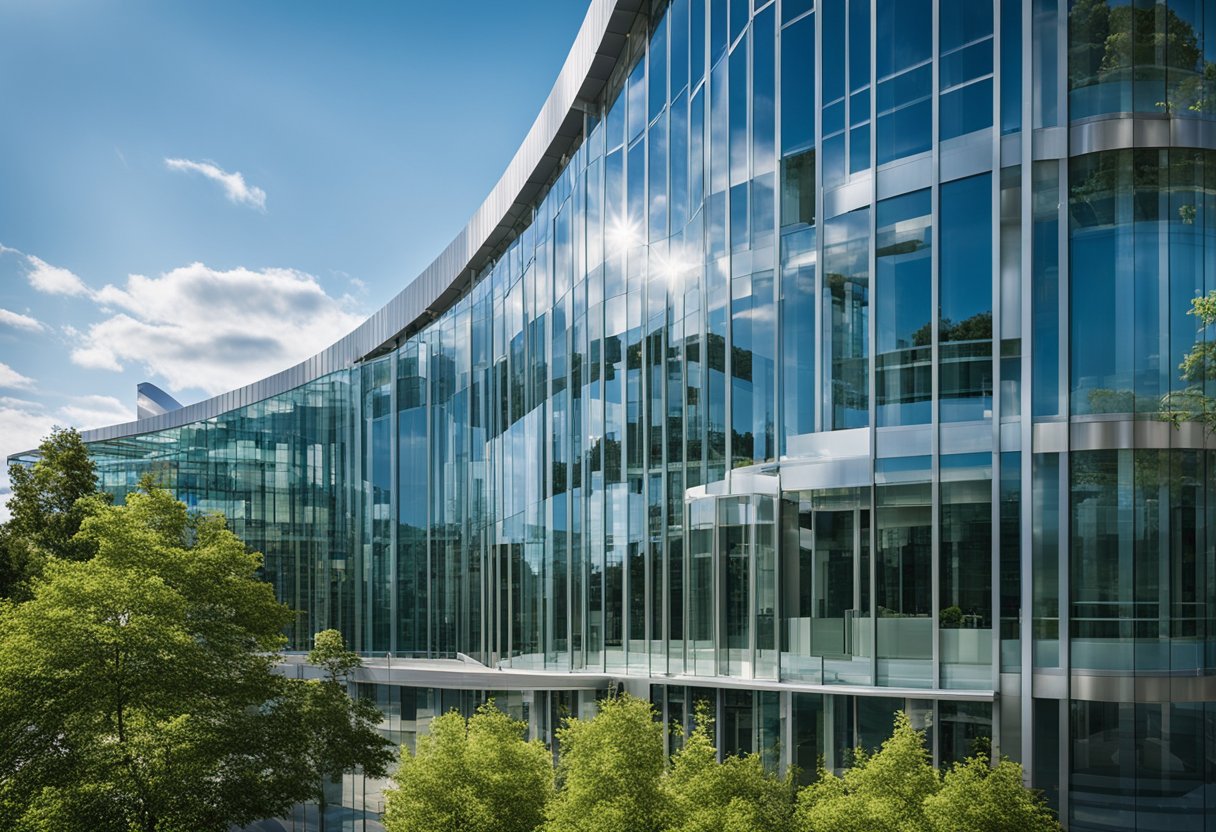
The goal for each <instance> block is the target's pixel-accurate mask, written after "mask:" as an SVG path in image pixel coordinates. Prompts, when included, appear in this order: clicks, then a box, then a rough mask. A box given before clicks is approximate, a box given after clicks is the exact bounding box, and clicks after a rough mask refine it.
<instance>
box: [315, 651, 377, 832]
mask: <svg viewBox="0 0 1216 832" xmlns="http://www.w3.org/2000/svg"><path fill="white" fill-rule="evenodd" d="M313 643H314V647H313V649H312V651H311V652H309V654H308V663H309V664H312V665H315V666H317V667H319V668H320V669H321V671H322V673H323V674H324V676H323V677H322V678H321V679H311V680H309V681H307V682H301V683H299V684H297V685H295V686H293V687H292V689H291V693H292V695H293V697H294V698H295V700H296V701H297V703H298V706H299V708H300V711H301V713H300V716H299V722H298V724H299V727H300V730H301V731H302V732H303V733H304V735H305V738H304V757H303V759H304V763H305V765H306V766H307V768H308V772H309V778H310V783H311V794H310V795H309V796H310V797H311V798H313V799H314V800H316V801H317V803H318V805H319V812H318V816H319V818H320V827H321V830H322V832H324V830H325V826H326V806H327V803H328V800H327V794H326V789H325V786H326V783H327V782H333V781H335V780H338V779H340V778H341V777H342V775H343V774H345V773H346V772H349V771H354V770H356V769H360V770H362V771H363V773H364V774H366V775H367V776H368V777H384V776H385V775H386V774H387V773H388V766H389V764H390V763H392V761H393V759H394V758H395V756H396V755H395V754H394V753H393V750H392V743H390V742H389V741H388V740H387V739H385V738H384V737H382V736H381V735H380V734H379V733H378V732H377V730H376V729H377V727H378V726H379V724H380V721H381V719H383V716H384V715H383V714H381V713H380V710H379V709H378V708H376V706H375V705H374V704H372V703H371V702H370V701H369V700H366V699H360V698H359V697H357V696H354V695H352V692H351V691H348V690H347V683H348V681H349V679H350V674H351V673H352V672H353V671H354V670H355V668H357V667H359V666H360V665H361V664H362V663H363V662H362V660H361V659H360V658H359V656H358V655H357V654H356V653H354V652H353V651H350V650H347V649H346V642H345V641H344V640H343V638H342V634H341V633H340V632H338V631H337V630H322V631H321V632H319V633H317V634H316V636H315V638H314V642H313Z"/></svg>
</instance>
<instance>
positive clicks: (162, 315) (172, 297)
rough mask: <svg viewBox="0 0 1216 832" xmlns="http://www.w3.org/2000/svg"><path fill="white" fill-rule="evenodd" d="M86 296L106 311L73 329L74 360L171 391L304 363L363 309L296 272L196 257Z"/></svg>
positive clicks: (225, 386)
mask: <svg viewBox="0 0 1216 832" xmlns="http://www.w3.org/2000/svg"><path fill="white" fill-rule="evenodd" d="M94 299H95V300H96V301H97V302H98V303H99V304H101V305H102V306H104V307H105V308H106V309H108V310H112V312H111V314H110V316H109V317H108V318H106V319H105V320H103V321H101V322H100V323H96V324H92V325H91V326H90V327H89V328H88V331H87V332H84V333H83V334H82V335H81V343H80V345H79V346H78V347H77V348H76V349H75V350H74V351H73V352H72V361H73V362H74V363H75V364H77V365H79V366H82V367H88V368H91V369H104V370H114V371H118V370H122V369H123V368H124V367H125V366H126V364H128V363H133V364H137V365H141V366H142V367H143V368H144V369H145V371H146V372H147V373H149V374H150V375H153V376H159V377H160V378H163V379H164V380H165V381H166V382H167V383H168V385H169V387H171V388H172V389H174V390H182V389H186V388H197V389H200V390H203V391H205V392H206V393H208V394H215V393H221V392H224V391H226V390H231V389H233V388H235V387H239V386H241V385H243V384H248V383H249V382H252V381H256V380H257V379H260V378H263V377H265V376H268V375H270V374H272V373H275V372H278V371H279V370H283V369H286V368H287V367H290V366H291V365H293V364H295V363H297V362H299V361H302V360H303V359H305V358H307V357H308V356H310V355H313V354H315V353H316V352H318V351H319V350H321V349H322V348H324V347H326V346H329V345H330V344H332V343H333V342H334V341H336V340H338V339H339V338H340V337H342V336H343V335H345V334H346V333H348V332H349V331H350V330H351V329H353V328H354V327H355V326H357V325H358V324H359V322H360V321H361V320H362V316H360V315H359V314H357V313H356V312H355V311H353V308H352V307H353V301H351V299H350V298H346V297H343V298H334V297H331V296H330V295H329V294H327V293H326V291H325V289H324V288H322V286H321V284H320V283H318V282H317V279H316V278H315V277H313V276H312V275H310V274H306V273H304V272H300V271H295V270H294V269H264V270H262V271H254V270H251V269H244V268H237V269H231V270H229V271H218V270H216V269H211V268H208V267H207V266H205V265H203V264H202V263H194V264H192V265H190V266H185V267H182V268H179V269H174V270H173V271H171V272H167V273H165V274H162V275H161V276H159V277H145V276H143V275H130V276H129V277H128V278H127V283H126V285H125V286H124V287H121V288H120V287H117V286H112V285H108V286H105V287H104V288H102V289H101V290H100V291H98V292H96V293H95V295H94Z"/></svg>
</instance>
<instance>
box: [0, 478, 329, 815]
mask: <svg viewBox="0 0 1216 832" xmlns="http://www.w3.org/2000/svg"><path fill="white" fill-rule="evenodd" d="M79 539H80V540H81V541H83V542H84V543H87V544H88V545H89V546H91V547H92V548H93V549H94V550H95V552H96V555H95V557H93V558H92V559H91V560H87V561H79V560H68V559H63V558H59V557H51V558H50V559H48V561H47V563H46V567H45V571H44V574H43V575H42V576H41V577H40V578H37V579H35V580H34V582H33V585H32V596H31V598H30V599H29V600H28V601H26V602H24V603H20V604H17V603H13V602H8V603H7V605H6V606H4V607H3V608H2V609H0V827H3V828H6V829H18V830H51V829H54V830H75V829H80V830H85V829H88V830H111V829H112V830H116V832H117V830H122V832H127V831H128V830H135V829H138V830H143V832H157V831H158V830H160V831H161V832H170V831H172V832H176V831H177V830H181V832H186V831H187V830H189V832H206V830H216V832H222V831H223V830H227V829H228V827H229V825H230V824H232V823H243V822H248V821H251V820H254V819H257V818H261V817H267V816H273V815H276V814H279V813H281V812H283V811H285V810H286V809H287V808H288V807H290V806H291V805H292V804H293V803H295V802H296V801H298V800H300V799H302V796H303V791H302V789H303V785H302V784H304V783H306V782H307V774H308V773H307V771H306V770H304V768H303V767H302V765H301V763H300V760H301V759H302V754H301V751H302V745H301V737H300V732H299V731H298V730H297V729H296V727H295V724H294V722H295V720H294V719H292V718H291V712H292V711H293V710H294V709H292V708H281V707H278V704H279V703H282V702H284V701H286V700H287V699H288V698H289V697H288V694H287V689H286V685H287V680H285V679H283V678H282V677H280V676H277V675H275V674H274V673H273V672H272V665H273V663H274V661H275V651H277V650H278V649H280V647H281V645H282V643H283V636H282V630H283V627H284V626H285V625H286V624H287V623H288V621H289V620H290V619H291V612H290V611H289V610H288V609H287V607H285V606H284V605H282V604H279V603H278V602H277V601H275V598H274V593H273V590H272V588H271V587H270V585H269V584H266V583H265V582H263V581H261V580H258V578H257V577H256V571H257V568H258V566H259V564H260V560H261V558H260V556H259V555H257V554H251V553H249V552H247V551H246V550H245V546H244V545H243V544H242V543H241V541H240V540H239V539H237V538H236V536H235V535H233V534H232V532H230V531H229V530H228V529H227V527H226V526H225V523H224V521H223V519H222V518H220V517H195V516H191V515H190V514H188V513H187V511H186V507H185V506H184V505H183V504H181V503H179V502H177V501H176V500H174V499H173V498H172V496H171V495H169V494H168V493H167V492H165V491H163V490H161V489H159V488H156V487H154V486H153V485H152V484H151V483H150V482H145V483H144V490H143V491H142V492H139V493H134V494H132V495H130V496H129V497H128V500H127V504H126V505H125V506H120V507H113V506H97V507H96V509H95V511H93V512H92V513H91V514H88V515H87V516H86V517H85V518H84V519H83V521H82V523H81V530H80V532H79Z"/></svg>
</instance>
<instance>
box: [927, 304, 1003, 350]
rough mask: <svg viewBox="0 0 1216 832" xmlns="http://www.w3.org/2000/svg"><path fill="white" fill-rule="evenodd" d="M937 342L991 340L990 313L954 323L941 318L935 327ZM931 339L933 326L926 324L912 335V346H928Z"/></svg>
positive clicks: (979, 314)
mask: <svg viewBox="0 0 1216 832" xmlns="http://www.w3.org/2000/svg"><path fill="white" fill-rule="evenodd" d="M937 336H938V340H939V341H987V340H991V339H992V313H991V312H979V313H977V314H975V315H972V316H971V317H970V318H964V319H963V320H961V321H959V322H958V323H955V322H954V321H952V320H950V319H949V318H942V320H941V323H939V324H938V327H937ZM932 338H933V324H931V323H928V324H925V325H924V326H922V327H921V328H920V329H918V330H916V332H914V333H912V345H913V346H915V347H924V346H928V345H929V342H930V341H931V340H932Z"/></svg>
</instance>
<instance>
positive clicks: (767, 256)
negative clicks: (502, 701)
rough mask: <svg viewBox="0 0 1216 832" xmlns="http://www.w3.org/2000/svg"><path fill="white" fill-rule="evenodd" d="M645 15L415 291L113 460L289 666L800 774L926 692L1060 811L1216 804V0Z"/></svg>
mask: <svg viewBox="0 0 1216 832" xmlns="http://www.w3.org/2000/svg"><path fill="white" fill-rule="evenodd" d="M597 3H601V0H597ZM601 4H602V3H601ZM607 5H611V3H608V4H607ZM647 7H648V11H647V12H646V13H641V14H638V15H637V17H636V19H635V21H634V24H633V27H632V30H631V32H630V34H629V35H628V37H627V38H626V39H625V47H624V52H623V54H622V55H621V57H620V59H619V61H618V63H617V66H616V68H615V70H614V71H613V73H612V76H611V78H610V79H609V81H608V83H607V86H606V87H605V89H604V91H603V92H602V93H601V94H600V98H599V100H598V101H596V102H594V106H591V105H588V106H586V107H585V108H583V109H581V110H580V111H579V113H580V118H581V128H580V129H579V130H578V131H577V132H578V135H577V138H575V139H574V140H573V142H572V143H571V145H570V147H569V148H567V161H566V162H565V163H564V164H563V165H562V167H561V168H560V169H559V171H558V173H557V175H556V176H555V177H554V178H553V179H552V181H551V183H550V184H549V185H548V186H547V188H546V189H545V190H544V191H543V193H542V195H541V197H539V198H538V199H537V200H535V201H534V203H533V204H532V205H531V206H530V208H529V210H528V211H526V212H525V216H524V219H522V220H520V221H519V222H518V224H517V225H516V226H515V227H514V228H512V229H510V234H509V236H508V239H509V240H510V242H509V243H508V244H505V245H504V246H503V247H500V250H499V251H500V253H499V254H498V255H497V256H495V257H494V258H493V259H492V260H489V261H486V262H484V263H482V262H479V263H477V264H474V265H475V266H476V276H475V279H474V280H473V281H472V282H471V284H470V285H469V287H468V288H467V289H465V290H462V291H461V292H460V294H459V297H457V298H456V299H455V300H453V301H450V302H446V301H445V303H444V304H443V305H442V307H441V308H440V307H437V308H436V310H435V312H436V315H435V317H434V319H433V320H430V321H429V322H427V323H425V325H421V326H419V327H415V328H412V329H409V330H405V331H406V332H407V333H409V334H408V335H407V336H404V337H401V338H399V339H396V340H394V341H391V342H387V343H386V344H385V345H384V348H383V349H381V350H379V351H377V352H375V353H373V354H371V355H369V356H367V357H365V358H364V359H363V360H361V361H359V362H356V363H354V364H353V365H352V366H349V367H346V368H341V369H337V370H336V371H334V372H332V373H330V374H328V375H325V376H323V377H320V378H316V379H315V380H313V381H309V382H307V383H304V384H302V385H301V386H299V387H297V388H296V389H293V390H290V391H288V392H285V393H281V394H278V395H275V396H272V397H270V398H266V399H264V400H262V401H258V402H256V403H252V404H247V405H244V406H242V407H239V408H235V409H231V410H227V411H225V412H222V413H219V414H218V415H214V416H212V417H210V418H206V419H202V420H200V421H197V422H192V423H189V424H185V425H182V426H180V427H175V428H170V429H166V430H160V431H141V430H140V429H139V427H138V426H137V427H136V429H135V430H133V431H130V432H128V433H129V435H126V436H124V437H122V438H109V439H97V440H96V441H93V442H92V444H91V449H92V451H93V453H94V454H95V456H96V458H97V461H98V463H99V465H100V471H101V476H102V484H103V486H104V487H105V488H106V489H109V490H111V491H113V492H115V493H116V494H117V495H119V496H121V495H123V494H124V493H125V492H126V491H127V490H129V489H131V488H133V487H134V485H135V484H136V482H137V481H138V478H139V476H140V475H141V474H143V473H146V472H151V473H153V474H154V475H156V476H157V477H158V478H159V479H161V480H162V481H163V482H165V483H166V484H167V485H169V486H170V487H172V488H173V489H174V490H175V492H176V493H177V494H178V495H179V496H180V497H181V498H182V499H184V500H186V501H187V503H188V504H189V505H191V506H192V507H194V508H197V509H199V510H219V511H223V512H224V513H225V514H227V515H228V517H229V518H230V519H231V522H232V525H233V528H234V529H235V531H236V532H237V533H238V534H240V535H241V536H242V537H243V538H244V539H245V540H246V541H248V543H249V545H250V546H251V547H253V548H256V549H259V550H262V551H264V552H265V553H266V565H265V576H266V578H267V580H269V581H271V582H272V583H273V584H274V586H275V588H276V591H277V592H278V593H279V597H280V598H282V599H283V600H284V601H285V602H287V603H289V604H291V605H292V606H293V607H294V608H295V609H297V610H298V611H299V612H300V618H299V620H298V623H297V624H296V625H294V626H293V628H292V630H291V632H290V633H289V636H290V638H291V644H292V647H293V649H296V650H305V649H307V647H308V646H309V645H308V641H309V637H310V634H311V633H314V632H316V631H318V630H320V629H323V628H326V627H338V628H340V629H341V630H342V631H343V632H344V633H345V634H346V635H347V638H348V639H349V640H350V642H351V644H352V645H353V646H354V647H355V648H356V649H358V650H361V651H364V652H365V653H367V654H369V655H372V656H378V655H383V654H385V653H391V654H392V655H393V656H396V657H413V658H417V659H419V660H427V661H439V660H444V659H453V658H457V657H458V656H463V657H465V658H466V659H469V660H471V661H470V662H466V664H467V666H469V667H473V668H476V667H479V666H481V665H484V667H485V668H489V669H495V672H496V673H499V674H503V673H507V674H509V673H511V672H512V671H518V670H528V671H548V672H549V673H552V674H573V675H572V676H571V678H580V677H586V678H590V677H591V676H595V678H597V679H599V678H602V679H604V680H607V679H609V678H611V679H614V680H617V681H618V682H619V683H620V684H622V685H624V686H625V687H626V688H627V689H631V690H642V691H645V693H646V695H648V696H650V698H651V700H652V701H654V702H655V703H656V705H657V706H658V707H659V709H660V712H661V713H662V714H663V715H664V717H665V718H666V719H668V720H670V721H672V722H674V723H675V724H677V725H682V726H685V727H687V725H688V722H689V720H690V719H691V717H692V714H693V708H694V704H695V702H696V701H697V700H698V699H706V700H708V701H709V702H710V703H711V704H712V706H713V707H714V708H716V709H717V714H718V724H719V725H720V726H722V740H723V745H724V748H725V749H726V750H727V751H751V750H756V751H760V752H762V753H763V754H765V755H766V759H768V760H769V761H770V762H771V764H772V765H774V766H785V765H791V764H793V765H798V766H800V767H801V768H802V769H803V772H804V776H809V774H808V773H809V772H812V771H813V769H814V763H815V761H816V760H818V759H820V758H822V759H823V760H824V761H825V762H826V764H827V765H828V766H829V767H835V768H839V767H841V766H844V765H846V764H847V762H848V760H849V755H850V753H851V749H853V748H855V747H857V746H873V745H876V744H877V743H878V742H880V741H881V740H882V739H883V737H884V736H885V735H886V734H885V732H886V731H887V730H889V726H890V721H891V713H892V711H894V710H896V709H905V710H908V711H909V713H910V714H911V715H912V716H913V718H914V719H915V720H917V722H918V724H919V725H922V726H923V727H925V728H926V729H927V730H928V736H929V741H930V744H931V750H932V753H933V756H934V759H935V761H937V762H939V763H948V762H950V761H953V760H957V759H960V758H961V757H964V756H966V755H967V754H969V753H970V752H971V750H972V748H973V747H975V743H977V742H981V741H984V740H986V741H987V742H989V743H990V745H991V747H992V748H993V750H994V751H995V752H997V753H1000V754H1005V755H1008V756H1010V757H1012V758H1014V759H1017V760H1019V761H1020V762H1022V763H1023V764H1024V765H1025V766H1026V768H1027V776H1028V779H1029V781H1030V782H1031V783H1032V784H1033V785H1034V786H1035V787H1037V788H1041V789H1043V790H1044V791H1045V793H1046V794H1047V795H1048V796H1049V798H1050V799H1051V801H1052V803H1053V805H1054V806H1055V807H1056V808H1057V809H1058V810H1059V812H1060V814H1061V819H1062V820H1063V821H1064V822H1065V824H1066V825H1067V826H1068V827H1069V828H1070V829H1071V830H1113V829H1144V830H1150V829H1170V830H1189V829H1196V830H1200V829H1216V534H1213V535H1210V536H1209V535H1208V534H1207V532H1206V529H1207V521H1208V520H1209V519H1216V518H1214V517H1213V515H1214V512H1216V456H1214V454H1216V444H1214V443H1213V440H1212V439H1211V436H1210V432H1209V431H1208V429H1207V428H1206V426H1205V424H1204V422H1203V420H1202V418H1201V417H1202V414H1203V412H1204V407H1207V406H1208V405H1207V404H1206V402H1207V399H1206V398H1205V397H1206V396H1207V395H1211V394H1212V392H1211V387H1212V385H1213V380H1212V379H1211V378H1210V377H1209V376H1208V374H1207V366H1208V365H1207V363H1206V361H1205V360H1199V361H1196V359H1195V358H1194V356H1196V355H1198V356H1200V357H1202V356H1204V355H1207V352H1206V350H1207V349H1208V348H1209V339H1210V338H1211V337H1212V335H1213V333H1212V332H1210V331H1209V330H1208V329H1205V328H1203V327H1202V325H1201V322H1200V321H1199V320H1198V319H1197V318H1196V317H1194V316H1193V315H1191V314H1188V313H1189V312H1190V310H1191V301H1192V299H1193V298H1196V297H1199V296H1202V295H1206V294H1207V293H1208V292H1209V291H1212V290H1214V289H1216V204H1214V203H1212V202H1209V201H1208V200H1209V198H1212V199H1216V155H1214V154H1216V131H1213V130H1211V129H1209V128H1208V127H1207V126H1205V123H1204V122H1205V120H1207V119H1208V118H1209V117H1210V116H1209V114H1210V113H1211V111H1212V107H1211V101H1212V96H1213V94H1214V91H1213V89H1212V85H1213V83H1216V82H1214V81H1213V79H1214V78H1216V69H1214V67H1216V63H1213V61H1216V4H1214V3H1213V2H1212V1H1211V0H1168V2H1165V1H1164V0H991V2H989V1H988V0H980V1H979V2H974V1H973V0H936V2H933V0H820V1H819V2H812V0H767V2H764V1H763V0H671V2H670V3H655V4H653V8H651V7H650V4H647ZM407 323H409V322H402V327H404V326H405V324H407ZM1179 395H1183V396H1186V397H1189V398H1188V401H1192V402H1194V401H1196V400H1198V401H1200V402H1201V403H1205V404H1204V407H1201V408H1199V411H1198V415H1196V414H1195V413H1191V414H1188V416H1187V417H1186V418H1184V419H1182V420H1181V424H1179V425H1174V424H1171V423H1170V421H1168V420H1166V419H1165V418H1163V412H1164V409H1165V405H1166V403H1168V402H1170V401H1173V400H1174V398H1175V397H1178V396H1179ZM476 663H480V665H478V664H476ZM470 672H473V671H470ZM545 678H547V679H551V678H553V677H551V676H546V677H545ZM587 684H588V685H591V686H592V687H595V686H596V685H599V684H600V683H599V682H587ZM605 685H606V682H605ZM381 687H382V688H383V690H378V691H377V692H375V693H374V695H375V696H378V697H382V698H384V701H385V702H388V703H391V707H389V708H387V709H386V713H389V714H390V717H389V719H390V720H391V719H398V720H399V721H400V723H401V727H390V728H387V729H386V730H392V731H399V732H401V731H404V732H408V731H410V730H421V728H407V727H404V726H406V724H407V723H409V724H411V725H420V724H421V723H420V722H418V720H421V719H422V717H421V716H418V717H415V719H414V721H412V722H411V720H410V719H408V718H407V717H406V716H405V714H406V713H407V712H410V713H416V714H422V713H424V712H425V713H434V712H435V710H436V708H438V709H446V707H447V706H448V705H449V704H451V705H453V706H455V707H460V708H466V709H467V707H468V706H469V703H471V702H474V701H476V700H477V697H478V696H481V695H482V694H477V693H476V691H483V692H484V691H486V690H489V689H491V688H493V687H494V686H493V685H491V684H488V683H486V682H485V681H484V680H480V681H477V680H474V681H470V682H468V683H467V684H463V685H460V684H457V685H454V687H453V690H455V693H453V694H452V695H453V696H456V698H455V699H453V700H452V701H451V702H447V701H441V702H440V703H439V705H435V704H434V703H433V701H432V700H433V699H434V697H435V696H436V695H437V694H433V693H428V694H427V696H428V697H430V698H428V699H427V700H426V701H427V704H426V707H425V708H424V707H423V705H422V704H420V703H421V702H422V700H421V699H419V698H418V694H414V693H411V694H409V695H408V696H407V695H406V693H405V691H406V690H410V691H412V690H413V688H401V687H400V686H397V687H393V686H391V685H385V686H381ZM561 687H562V686H561V685H557V684H554V685H553V689H552V690H550V689H548V688H545V689H543V690H541V689H539V688H538V690H536V691H535V697H536V698H535V699H529V700H528V702H535V703H538V704H535V705H534V706H533V705H529V706H528V707H533V709H534V710H533V712H532V713H533V716H532V717H531V718H530V721H531V723H532V724H533V730H534V731H536V732H537V734H538V736H542V737H548V736H550V734H549V733H546V732H548V731H551V728H552V726H553V724H555V719H556V716H554V715H556V714H559V713H573V712H576V711H574V710H572V709H574V708H576V707H577V708H583V707H584V706H586V707H593V702H594V692H591V693H589V692H587V691H580V692H578V696H579V697H583V698H582V699H578V698H577V697H575V699H571V698H570V697H571V695H572V694H571V692H570V691H563V690H561V689H560V688H561ZM461 689H463V693H461ZM369 690H370V688H369ZM435 690H438V688H436V689H435ZM448 693H451V691H448ZM369 695H373V694H370V693H369ZM461 696H464V697H465V698H463V699H462V698H460V697H461ZM410 697H413V698H412V699H411V698H410ZM470 697H471V698H470ZM407 699H409V702H410V703H411V704H409V705H407V704H406V700H407ZM466 700H467V701H466ZM576 700H577V701H576ZM522 701H523V700H521V702H522ZM554 703H557V704H554ZM563 703H564V704H563ZM586 703H591V704H589V705H588V704H586ZM512 707H516V706H515V705H512ZM519 707H521V708H522V707H523V705H522V704H520V705H519ZM411 708H413V709H414V710H413V711H411V710H410V709H411ZM561 708H566V710H564V711H562V710H561ZM428 709H429V710H428ZM537 711H543V713H544V714H546V715H547V716H545V717H544V718H543V719H541V718H538V717H536V716H535V713H536V712H537ZM521 713H522V711H521ZM393 715H395V716H393ZM403 736H404V735H403ZM671 741H672V743H678V742H679V741H680V738H679V736H678V735H674V736H673V737H672V740H671Z"/></svg>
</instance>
